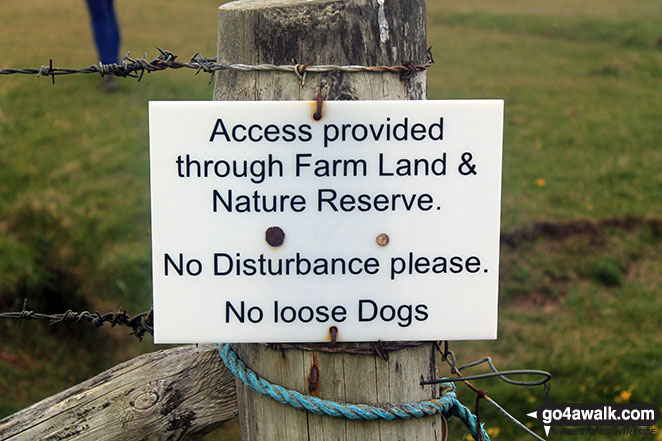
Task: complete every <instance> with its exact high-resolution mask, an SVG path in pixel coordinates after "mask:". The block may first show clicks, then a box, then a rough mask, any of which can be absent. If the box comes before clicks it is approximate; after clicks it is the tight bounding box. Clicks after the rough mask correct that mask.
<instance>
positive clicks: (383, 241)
mask: <svg viewBox="0 0 662 441" xmlns="http://www.w3.org/2000/svg"><path fill="white" fill-rule="evenodd" d="M390 240H391V239H390V238H389V237H388V234H386V233H382V234H380V235H379V236H377V245H379V246H380V247H385V246H386V245H388V243H389V241H390Z"/></svg>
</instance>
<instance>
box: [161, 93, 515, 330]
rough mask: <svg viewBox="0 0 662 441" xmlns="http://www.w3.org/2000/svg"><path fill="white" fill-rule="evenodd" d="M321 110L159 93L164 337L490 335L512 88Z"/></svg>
mask: <svg viewBox="0 0 662 441" xmlns="http://www.w3.org/2000/svg"><path fill="white" fill-rule="evenodd" d="M314 111H315V105H314V103H311V102H291V101H290V102H221V101H216V102H150V104H149V120H150V121H149V126H150V162H151V194H152V257H153V280H154V321H155V341H156V342H157V343H193V342H200V343H202V342H315V341H326V340H328V339H329V327H331V326H336V327H337V328H338V330H339V333H338V340H339V341H376V340H442V339H448V340H459V339H491V338H496V328H497V285H498V269H499V217H500V192H501V154H502V129H503V101H501V100H457V101H355V102H350V101H344V102H342V101H335V102H325V103H324V106H323V113H322V115H323V117H322V119H321V120H320V121H315V120H314V119H313V118H312V115H313V113H314ZM273 226H277V227H279V228H280V229H282V231H283V232H284V233H285V239H284V242H283V244H282V245H281V246H277V247H274V246H271V245H269V244H268V243H267V242H266V241H265V231H266V230H267V229H268V228H269V227H273ZM380 234H386V235H388V238H389V242H388V244H387V245H384V246H381V245H379V244H378V243H377V240H376V238H377V236H379V235H380Z"/></svg>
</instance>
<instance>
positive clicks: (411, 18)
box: [214, 0, 442, 441]
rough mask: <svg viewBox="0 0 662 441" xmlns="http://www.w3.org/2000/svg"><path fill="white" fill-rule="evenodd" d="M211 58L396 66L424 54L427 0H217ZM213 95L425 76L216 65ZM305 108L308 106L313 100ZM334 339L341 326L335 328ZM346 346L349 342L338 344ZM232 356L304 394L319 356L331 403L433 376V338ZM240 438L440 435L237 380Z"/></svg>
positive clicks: (293, 94)
mask: <svg viewBox="0 0 662 441" xmlns="http://www.w3.org/2000/svg"><path fill="white" fill-rule="evenodd" d="M218 37H219V38H218V62H219V63H224V64H232V63H246V64H259V63H273V64H292V61H293V59H296V61H297V62H298V63H306V62H309V61H312V60H313V59H314V60H315V63H316V64H339V65H344V64H357V65H364V66H375V65H400V64H402V62H403V60H413V61H414V62H424V61H425V60H426V35H425V0H343V1H339V0H326V1H324V0H318V1H309V0H253V1H249V0H240V1H236V2H231V3H228V4H225V5H223V6H221V7H220V12H219V35H218ZM216 75H217V76H216V85H215V88H214V99H215V100H230V101H237V100H258V101H259V100H274V101H281V100H313V99H314V98H315V96H316V95H317V93H318V92H321V93H322V95H323V97H324V99H327V100H386V99H398V100H411V99H425V97H426V76H425V72H421V73H419V74H418V75H416V76H415V77H413V78H412V79H410V80H409V81H402V80H401V79H400V78H399V75H397V74H393V73H383V74H376V73H333V74H308V75H307V79H306V83H305V86H304V87H301V85H300V83H301V81H300V80H299V79H298V78H297V77H296V76H295V75H294V74H292V73H280V72H236V71H221V72H217V73H216ZM311 109H312V107H311ZM340 336H341V337H342V329H340ZM346 346H351V345H349V344H346ZM235 347H236V350H237V352H238V354H239V356H240V357H241V358H242V359H243V360H244V361H245V362H246V363H247V364H248V366H250V367H251V368H253V369H254V370H255V371H256V372H258V373H259V374H261V375H262V376H264V377H265V378H266V379H268V380H269V381H271V382H273V383H276V384H280V385H282V386H284V387H287V388H291V389H295V390H297V391H299V392H302V393H305V394H309V392H308V388H307V380H308V377H309V375H310V369H311V365H312V364H313V362H314V360H315V359H316V360H317V363H318V366H319V378H320V384H321V390H319V391H317V394H318V396H320V397H321V398H326V399H333V400H336V401H339V402H353V403H380V402H408V401H419V400H424V399H429V398H432V397H433V394H434V389H433V388H432V387H430V386H427V387H421V386H419V381H420V380H421V378H422V377H428V378H430V377H436V374H437V371H436V363H435V354H434V350H433V348H432V346H431V345H424V346H419V347H416V348H410V349H403V350H400V351H397V352H393V353H391V354H390V358H389V360H388V361H384V360H382V359H381V358H379V357H374V356H364V355H346V354H333V355H331V354H323V353H312V352H304V351H299V350H287V351H285V352H284V356H282V354H281V352H280V351H274V350H268V349H265V348H264V346H262V345H256V344H244V345H235ZM237 395H238V403H239V416H240V420H241V430H242V439H243V440H244V441H254V440H304V439H305V440H308V439H309V440H368V439H371V440H377V439H378V440H396V439H400V440H403V439H406V440H425V441H430V440H438V439H441V436H442V425H441V420H440V418H441V417H439V416H432V417H427V418H422V419H413V420H404V421H394V422H386V421H372V422H365V421H363V422H355V421H350V420H346V419H339V418H333V417H326V416H317V415H313V414H309V413H307V412H305V411H302V410H298V409H295V408H293V407H290V406H286V405H282V404H279V403H277V402H276V401H274V400H272V399H270V398H266V397H264V396H261V395H259V394H257V393H255V392H252V391H250V390H248V389H247V388H246V387H244V386H243V385H242V384H241V383H240V382H239V383H238V384H237Z"/></svg>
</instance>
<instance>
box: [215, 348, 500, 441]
mask: <svg viewBox="0 0 662 441" xmlns="http://www.w3.org/2000/svg"><path fill="white" fill-rule="evenodd" d="M218 352H219V354H220V356H221V359H222V360H223V363H224V364H225V366H226V367H227V368H228V369H229V370H230V372H232V374H233V375H234V376H235V377H236V378H238V379H239V380H241V382H242V383H244V384H245V385H246V386H247V387H249V388H250V389H252V390H253V391H255V392H257V393H259V394H262V395H265V396H268V397H270V398H273V399H274V400H276V401H278V402H279V403H281V404H288V405H290V406H293V407H295V408H297V409H305V410H307V411H309V412H312V413H315V414H318V415H328V416H333V417H340V418H349V419H352V420H376V419H384V420H389V421H390V420H394V419H397V418H401V419H409V418H421V417H424V416H428V415H435V414H441V415H443V416H444V417H446V418H450V417H452V416H456V417H458V418H459V419H460V420H462V422H463V423H464V424H465V425H466V426H467V429H468V430H469V432H470V433H471V435H472V436H473V437H474V439H480V438H479V436H480V435H479V434H478V431H479V430H480V431H481V432H482V436H483V440H485V441H489V439H490V438H489V436H488V435H487V432H486V431H485V430H484V429H483V428H482V427H480V428H479V425H478V422H477V419H476V416H475V415H473V414H472V413H471V411H470V410H469V409H468V408H467V407H466V406H464V405H463V404H462V403H460V401H459V400H458V399H457V396H456V395H455V385H453V384H452V383H448V384H447V386H448V388H449V389H448V391H447V392H445V393H444V394H443V395H442V396H441V397H439V398H436V399H431V400H425V401H418V402H412V403H380V404H377V405H373V404H352V403H338V402H335V401H333V400H324V399H321V398H318V397H314V396H311V395H304V394H302V393H300V392H297V391H294V390H290V389H286V388H284V387H282V386H279V385H276V384H272V383H270V382H269V381H267V380H266V379H264V378H262V377H260V376H259V375H258V374H256V373H255V372H254V371H253V370H251V369H250V368H249V367H248V366H246V364H245V363H244V362H243V361H241V360H240V359H239V357H238V356H237V354H236V353H235V352H234V351H233V350H232V345H230V344H229V343H224V344H223V343H219V345H218Z"/></svg>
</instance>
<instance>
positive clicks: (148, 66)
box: [0, 47, 434, 85]
mask: <svg viewBox="0 0 662 441" xmlns="http://www.w3.org/2000/svg"><path fill="white" fill-rule="evenodd" d="M157 49H158V51H159V55H158V56H157V57H156V58H153V59H151V60H148V59H147V54H143V57H142V58H135V59H134V58H131V57H130V55H131V54H130V53H127V54H126V56H124V58H123V59H122V61H121V62H120V63H112V64H103V63H101V62H99V63H97V64H93V65H91V66H88V67H83V68H78V69H74V68H63V67H53V60H52V59H51V60H49V63H48V65H47V66H46V65H42V66H41V67H39V68H5V69H0V75H14V74H23V75H37V76H38V77H42V76H44V77H51V80H52V81H53V84H55V77H56V76H60V75H72V74H100V75H101V76H106V75H112V76H116V77H125V78H126V77H131V78H137V79H138V81H140V80H142V78H143V75H144V74H145V72H147V73H152V72H159V71H163V70H167V69H192V70H195V71H196V72H195V73H196V75H197V74H199V73H200V72H206V73H209V74H211V76H210V78H209V82H210V83H211V81H212V80H213V78H214V73H215V72H218V71H225V70H227V71H240V72H291V73H294V74H295V75H296V76H297V77H298V78H299V79H300V80H301V84H302V85H303V84H305V81H306V74H308V73H329V72H369V73H383V72H391V73H398V74H400V76H401V77H402V78H403V79H409V78H411V77H413V76H414V75H416V74H417V73H418V72H421V71H424V70H426V69H427V68H428V67H430V66H431V65H432V64H433V63H434V59H433V58H432V48H431V47H430V48H428V51H427V60H426V61H425V62H423V63H418V64H417V63H415V62H413V61H411V60H407V61H403V62H402V64H400V65H396V66H360V65H346V66H340V65H336V64H317V65H316V64H313V63H314V62H315V60H314V59H313V60H311V61H309V62H307V63H304V64H298V63H296V62H295V63H294V64H292V65H276V64H269V63H263V64H242V63H236V64H223V63H218V62H217V60H216V58H207V57H205V56H203V55H202V53H200V52H198V53H196V54H195V55H194V56H193V57H191V59H190V60H189V61H177V55H175V54H174V53H172V52H170V51H168V50H165V49H161V48H157Z"/></svg>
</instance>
